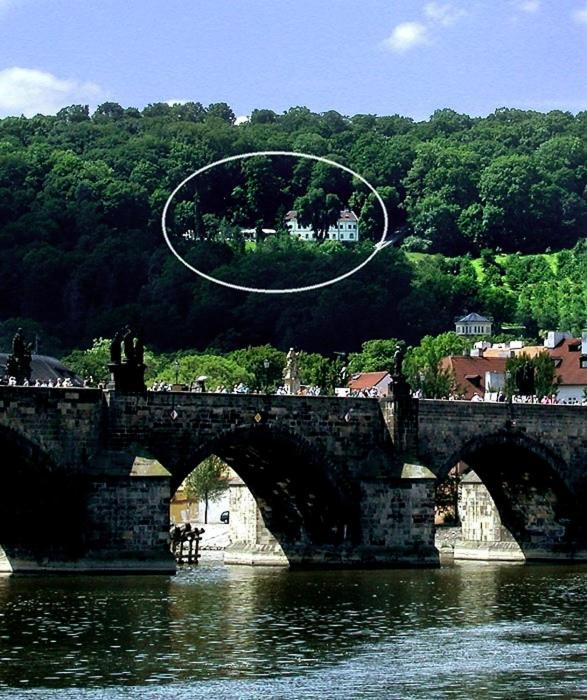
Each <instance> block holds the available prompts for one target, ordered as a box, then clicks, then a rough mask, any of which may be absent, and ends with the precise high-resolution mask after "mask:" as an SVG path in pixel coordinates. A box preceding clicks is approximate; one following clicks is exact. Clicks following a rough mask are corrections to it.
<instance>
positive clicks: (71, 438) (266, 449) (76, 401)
mask: <svg viewBox="0 0 587 700" xmlns="http://www.w3.org/2000/svg"><path fill="white" fill-rule="evenodd" d="M586 417H587V408H581V407H576V406H540V405H534V406H532V405H514V406H508V405H506V404H484V403H470V402H459V401H419V402H418V401H417V400H415V399H412V398H410V397H409V396H406V395H405V394H402V395H401V396H398V397H396V398H395V399H394V398H393V397H392V398H390V399H386V400H382V401H377V400H373V399H338V398H330V397H295V396H257V395H230V394H192V393H183V392H182V393H153V392H147V393H140V394H124V395H123V394H119V393H116V392H101V391H98V390H93V389H79V390H78V389H76V390H69V389H43V388H32V387H31V388H23V387H2V388H0V441H1V442H2V446H3V452H2V454H3V462H2V463H1V464H0V474H1V475H2V476H3V478H4V486H5V488H4V497H3V499H4V500H3V504H0V536H1V537H3V538H4V539H5V540H6V542H7V544H8V546H7V547H5V549H6V555H7V557H8V559H9V560H11V561H18V562H21V563H22V562H26V560H27V557H28V560H29V561H31V562H33V563H32V564H31V566H32V567H33V568H34V567H37V568H38V567H41V568H43V567H45V568H51V567H54V566H57V565H59V566H62V567H63V568H67V567H69V568H72V569H75V568H80V569H83V568H84V567H85V568H86V569H101V570H124V569H127V570H146V569H148V568H149V567H152V568H155V569H157V570H172V569H173V564H172V563H171V559H170V556H169V554H168V548H167V546H168V533H167V530H166V528H167V526H168V511H167V507H168V499H169V487H170V486H171V488H172V489H175V488H176V487H177V486H178V485H179V484H180V483H181V482H182V480H183V479H184V478H185V476H187V474H189V472H190V471H191V470H192V469H193V468H195V467H196V466H197V465H198V464H199V463H200V462H201V461H202V460H203V459H204V458H206V457H207V456H209V455H210V454H217V455H218V456H219V457H221V458H222V459H223V460H225V461H226V462H227V463H228V464H229V465H230V466H231V467H233V469H234V470H235V471H236V472H237V473H238V474H239V475H240V476H241V478H242V479H243V480H244V482H245V483H246V484H247V486H248V487H249V488H250V490H251V492H252V493H253V496H254V499H255V501H256V503H257V505H258V506H259V509H260V513H261V518H262V523H264V524H263V525H261V523H260V522H259V521H257V522H256V524H255V532H254V533H253V530H252V529H250V528H249V530H248V531H247V533H244V534H242V538H241V539H239V540H238V541H240V542H241V543H246V542H247V541H248V543H249V544H250V545H254V547H255V548H257V549H258V551H261V552H264V553H267V552H271V556H273V554H275V553H276V552H277V548H276V545H275V541H276V542H278V543H279V544H278V547H279V548H281V550H282V551H283V553H284V554H285V556H286V557H287V559H288V561H289V563H290V564H291V565H293V566H395V565H415V564H417V565H433V564H435V563H437V561H438V557H437V553H436V550H434V549H433V542H432V532H433V528H432V522H433V498H432V491H433V483H434V481H433V477H434V476H437V477H439V478H443V476H444V475H446V473H447V472H448V470H449V469H450V468H451V467H452V466H453V465H454V464H455V463H456V462H457V461H458V460H459V459H464V460H465V461H466V462H467V463H468V464H470V465H471V467H473V468H474V469H475V471H476V473H477V474H478V475H479V476H480V478H481V479H482V480H483V482H484V483H485V485H486V486H487V487H488V489H489V492H490V493H491V497H492V498H493V499H494V501H495V503H496V506H497V508H498V510H499V512H500V515H501V517H502V520H503V523H504V525H505V526H506V527H507V528H508V529H509V530H510V531H511V532H512V534H513V536H514V538H515V539H516V541H517V542H518V543H519V544H520V547H521V548H522V550H523V552H524V554H525V555H526V556H527V557H530V558H532V557H534V558H542V557H544V556H546V555H547V556H549V557H559V558H563V559H564V558H567V559H570V558H580V557H581V556H582V553H583V552H584V551H585V550H586V549H587V547H586V534H585V516H584V513H583V510H582V507H581V506H582V503H583V501H584V500H585V497H586V496H587V470H586V466H585V456H586V454H587V420H585V418H586ZM137 458H141V459H144V460H147V461H149V460H150V461H157V462H158V463H160V465H162V467H163V468H164V469H165V470H166V471H167V473H168V476H167V474H166V473H165V472H163V473H152V474H150V473H145V472H144V471H141V470H138V471H137V469H136V468H135V467H136V460H137ZM408 467H409V468H408ZM426 468H428V469H429V470H430V472H428V471H427V469H426ZM27 480H28V481H27ZM27 483H28V484H31V485H33V486H34V485H35V484H37V486H35V489H36V490H35V489H33V490H34V494H33V495H34V498H33V501H34V499H37V501H35V503H36V505H37V509H39V508H40V509H41V511H42V513H43V518H44V521H46V522H47V523H48V524H47V525H46V527H45V528H43V530H42V531H40V534H39V530H38V529H37V530H35V531H34V532H33V529H32V528H30V530H31V531H30V532H28V531H27V527H24V531H23V532H20V533H16V534H15V532H14V529H13V530H11V522H12V521H11V517H12V518H13V519H14V520H15V521H22V522H25V523H27V522H28V521H29V519H33V518H34V517H36V516H34V515H32V511H31V514H28V511H27V512H24V511H23V512H20V511H19V510H18V508H20V507H21V505H18V504H16V499H15V498H14V494H15V493H18V492H19V489H23V488H24V487H25V485H26V484H27ZM2 505H3V506H4V507H1V506H2ZM17 505H18V507H17ZM22 507H24V506H22ZM2 513H4V515H2ZM2 518H4V520H2ZM53 520H55V522H53ZM251 527H252V525H251ZM267 533H270V534H267ZM27 537H28V538H31V537H37V538H38V540H39V541H38V542H34V543H33V544H34V545H35V546H32V544H31V542H29V540H27ZM239 537H240V536H239ZM6 538H8V539H6ZM11 538H12V540H11ZM0 542H2V540H0ZM3 544H4V542H3ZM29 545H30V546H29ZM27 547H29V550H30V551H29V550H27ZM241 549H242V548H241ZM19 557H20V558H19ZM235 557H236V541H235Z"/></svg>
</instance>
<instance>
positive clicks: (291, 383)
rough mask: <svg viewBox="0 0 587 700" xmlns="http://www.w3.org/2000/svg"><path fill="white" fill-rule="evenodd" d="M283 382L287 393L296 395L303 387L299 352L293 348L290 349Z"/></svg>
mask: <svg viewBox="0 0 587 700" xmlns="http://www.w3.org/2000/svg"><path fill="white" fill-rule="evenodd" d="M283 384H284V386H285V391H286V393H287V394H291V395H294V396H295V395H296V394H297V393H298V391H299V390H300V387H301V382H300V368H299V365H298V354H297V353H296V351H295V350H294V349H293V348H290V349H289V352H288V353H287V358H286V361H285V369H284V370H283Z"/></svg>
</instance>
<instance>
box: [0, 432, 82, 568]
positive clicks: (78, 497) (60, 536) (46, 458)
mask: <svg viewBox="0 0 587 700" xmlns="http://www.w3.org/2000/svg"><path fill="white" fill-rule="evenodd" d="M0 479H1V484H2V487H1V488H0V546H1V547H2V550H3V553H4V557H2V561H0V570H4V571H5V570H9V571H10V570H13V569H14V568H18V569H20V570H27V569H29V568H32V569H34V568H36V565H37V564H40V562H41V561H42V560H44V559H48V558H50V559H53V560H55V559H57V560H59V559H63V560H66V559H72V558H77V557H79V556H80V555H81V553H82V550H83V536H84V533H83V526H82V523H83V522H84V507H85V491H86V487H85V481H84V480H83V479H82V478H81V477H80V476H76V475H75V474H72V473H69V472H67V471H66V470H65V469H63V468H61V467H60V466H59V465H58V464H56V462H55V461H54V460H53V459H52V457H51V456H50V455H49V454H48V453H47V452H46V451H45V450H43V449H42V448H41V447H40V446H39V445H38V444H36V443H35V442H33V441H32V440H30V439H29V438H27V437H24V436H23V435H21V434H19V433H18V432H17V431H16V430H13V429H11V428H9V427H6V426H0Z"/></svg>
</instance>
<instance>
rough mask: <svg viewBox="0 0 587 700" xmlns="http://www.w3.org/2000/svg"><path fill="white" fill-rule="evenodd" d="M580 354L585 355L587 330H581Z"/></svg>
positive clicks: (586, 354)
mask: <svg viewBox="0 0 587 700" xmlns="http://www.w3.org/2000/svg"><path fill="white" fill-rule="evenodd" d="M581 355H585V356H587V330H585V329H584V330H583V331H582V332H581Z"/></svg>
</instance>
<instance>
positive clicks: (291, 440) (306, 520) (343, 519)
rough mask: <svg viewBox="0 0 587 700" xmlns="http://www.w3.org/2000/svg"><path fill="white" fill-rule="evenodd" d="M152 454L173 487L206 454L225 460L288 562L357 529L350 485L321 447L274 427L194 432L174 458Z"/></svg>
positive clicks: (155, 451)
mask: <svg viewBox="0 0 587 700" xmlns="http://www.w3.org/2000/svg"><path fill="white" fill-rule="evenodd" d="M152 452H153V455H154V456H155V457H156V458H157V459H158V460H159V461H160V462H161V463H162V464H163V465H164V466H165V467H166V468H167V469H168V470H169V472H170V473H171V475H172V479H171V486H172V491H175V489H177V488H178V486H179V485H180V484H181V483H182V482H183V480H184V479H185V478H186V477H187V476H188V475H189V474H190V473H191V472H192V471H193V469H194V468H197V465H199V464H201V463H202V462H203V461H204V460H205V459H206V458H207V457H209V456H211V455H216V456H217V457H219V458H220V459H222V460H223V461H224V462H226V464H228V465H229V466H230V467H231V468H232V469H233V470H234V471H235V472H236V473H237V474H238V476H239V477H240V478H241V479H242V480H243V482H244V483H245V484H246V486H247V487H248V489H249V490H250V491H251V493H252V495H253V497H254V499H255V501H256V503H257V506H258V508H259V510H260V512H261V516H262V518H263V521H264V524H265V527H266V528H267V529H268V530H269V532H270V533H271V534H272V535H273V536H274V538H275V539H276V540H277V542H278V543H279V544H280V545H281V547H282V549H283V550H284V553H285V555H286V556H287V557H288V559H289V560H290V563H291V562H292V559H296V558H298V557H299V556H300V552H301V551H302V550H303V549H304V548H305V547H307V546H312V547H313V548H315V547H317V546H318V547H320V546H325V547H328V546H337V545H340V544H342V543H343V542H346V541H349V542H350V541H351V540H352V537H353V536H354V535H355V533H356V532H357V530H358V522H359V517H358V513H357V500H356V499H353V498H352V487H351V485H350V483H349V482H348V481H347V479H346V478H345V476H344V475H343V474H342V473H341V472H340V470H339V469H337V467H336V465H334V464H332V462H331V461H330V460H329V459H328V458H327V456H326V454H325V453H324V451H323V450H321V449H320V448H319V447H317V446H316V445H312V444H310V442H309V441H308V440H306V439H305V438H304V437H302V436H301V435H299V434H296V433H294V432H293V431H291V430H288V429H286V428H283V427H282V426H276V425H253V426H246V427H236V428H231V429H227V430H225V431H222V432H220V433H219V434H217V435H215V436H213V437H209V438H207V439H204V440H202V441H200V439H198V436H197V435H196V434H194V437H193V440H192V442H191V443H190V445H189V446H186V447H185V449H184V450H182V455H181V457H180V458H179V459H178V458H177V457H175V458H174V459H171V460H170V459H166V455H165V454H164V451H161V450H158V449H157V447H156V446H155V447H154V448H152Z"/></svg>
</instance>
